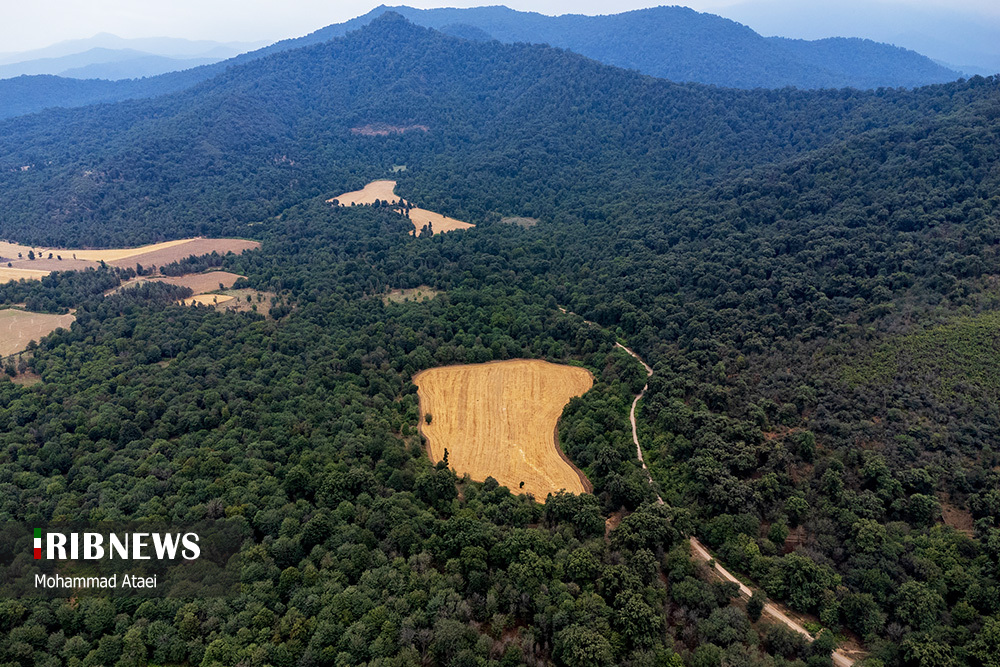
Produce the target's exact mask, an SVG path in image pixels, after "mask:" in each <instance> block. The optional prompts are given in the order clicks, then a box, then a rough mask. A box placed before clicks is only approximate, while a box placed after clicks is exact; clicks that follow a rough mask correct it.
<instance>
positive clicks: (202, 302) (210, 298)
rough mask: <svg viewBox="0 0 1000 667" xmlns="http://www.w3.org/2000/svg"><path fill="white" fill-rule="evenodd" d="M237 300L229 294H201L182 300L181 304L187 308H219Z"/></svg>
mask: <svg viewBox="0 0 1000 667" xmlns="http://www.w3.org/2000/svg"><path fill="white" fill-rule="evenodd" d="M235 298H236V297H235V296H232V295H229V294H199V295H197V296H192V297H188V298H187V299H184V300H182V301H181V304H182V305H185V306H218V305H221V304H223V303H226V302H227V301H232V300H233V299H235Z"/></svg>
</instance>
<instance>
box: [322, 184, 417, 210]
mask: <svg viewBox="0 0 1000 667" xmlns="http://www.w3.org/2000/svg"><path fill="white" fill-rule="evenodd" d="M395 189H396V181H372V182H371V183H369V184H368V185H366V186H365V187H363V188H361V189H360V190H355V191H354V192H345V193H344V194H342V195H340V196H339V197H334V198H333V199H327V200H326V201H327V203H330V204H332V203H333V202H337V203H338V204H340V205H341V206H351V205H352V204H358V205H362V204H374V203H375V200H376V199H381V200H382V201H387V202H389V203H390V204H395V203H397V202H400V201H402V199H400V198H399V196H398V195H397V194H396V193H395Z"/></svg>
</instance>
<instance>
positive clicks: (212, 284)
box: [111, 271, 243, 295]
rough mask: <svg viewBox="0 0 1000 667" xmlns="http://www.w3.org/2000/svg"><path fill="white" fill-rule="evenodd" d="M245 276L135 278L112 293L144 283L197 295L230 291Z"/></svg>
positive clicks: (226, 273)
mask: <svg viewBox="0 0 1000 667" xmlns="http://www.w3.org/2000/svg"><path fill="white" fill-rule="evenodd" d="M242 277H243V276H241V275H238V274H235V273H230V272H229V271H207V272H205V273H188V274H185V275H183V276H151V277H143V278H133V279H132V280H130V281H128V282H127V283H122V285H121V286H120V287H117V288H115V289H113V290H111V291H112V292H117V291H118V290H122V289H126V288H128V287H135V286H136V285H142V284H143V283H166V284H168V285H178V286H180V287H188V288H190V289H191V291H192V292H194V294H195V295H198V294H205V293H206V292H215V291H217V290H223V289H229V288H230V287H232V286H233V284H234V283H235V282H236V281H237V280H239V279H240V278H242Z"/></svg>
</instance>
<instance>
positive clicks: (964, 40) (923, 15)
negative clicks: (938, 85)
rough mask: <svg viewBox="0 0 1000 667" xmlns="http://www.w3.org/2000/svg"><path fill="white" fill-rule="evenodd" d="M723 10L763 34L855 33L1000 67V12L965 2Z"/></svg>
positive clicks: (982, 70)
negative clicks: (955, 4)
mask: <svg viewBox="0 0 1000 667" xmlns="http://www.w3.org/2000/svg"><path fill="white" fill-rule="evenodd" d="M720 13H722V14H724V15H725V16H726V17H728V18H731V19H733V20H735V21H739V22H741V23H744V24H746V25H748V26H750V27H751V28H753V29H754V30H756V31H757V32H759V33H761V34H762V35H780V36H783V37H798V38H801V39H810V40H813V39H823V38H825V37H833V36H839V35H853V36H856V37H863V38H866V39H873V40H876V41H879V42H888V43H890V44H895V45H897V46H901V47H904V48H907V49H913V50H914V51H917V52H919V53H921V54H923V55H925V56H928V57H929V58H933V59H934V60H936V61H939V62H941V63H943V64H945V65H946V66H948V67H951V68H952V69H959V70H961V71H963V72H965V73H967V74H982V75H984V76H988V75H991V74H996V73H997V72H1000V15H997V14H994V15H992V16H991V15H988V14H982V13H980V14H972V13H969V12H968V11H966V10H963V9H962V8H959V7H937V8H935V7H922V6H919V5H910V6H907V7H906V8H905V10H902V9H901V8H900V6H899V5H898V4H889V3H886V2H877V1H876V2H872V1H870V0H810V1H809V2H799V1H797V0H753V1H752V2H744V3H741V4H736V5H732V6H730V7H726V8H725V9H724V10H721V12H720Z"/></svg>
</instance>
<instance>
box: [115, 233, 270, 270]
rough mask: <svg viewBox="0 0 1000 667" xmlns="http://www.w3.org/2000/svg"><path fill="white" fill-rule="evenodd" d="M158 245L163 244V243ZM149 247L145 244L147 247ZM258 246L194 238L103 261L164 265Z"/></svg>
mask: <svg viewBox="0 0 1000 667" xmlns="http://www.w3.org/2000/svg"><path fill="white" fill-rule="evenodd" d="M158 245H160V246H163V244H158ZM149 247H150V246H147V248H149ZM258 248H260V243H258V242H257V241H248V240H246V239H204V238H196V239H186V240H184V241H183V242H178V243H176V244H174V245H170V246H167V247H156V248H152V249H149V250H146V251H144V252H141V253H136V254H133V255H129V256H127V257H122V258H121V259H116V260H105V261H107V262H108V264H111V265H112V266H121V267H127V266H135V265H136V264H142V265H143V266H164V265H166V264H172V263H173V262H178V261H180V260H182V259H186V258H187V257H190V256H191V255H196V256H200V255H211V254H212V253H213V252H217V253H219V254H220V255H225V254H227V253H229V252H232V253H234V254H236V255H242V254H243V253H244V252H246V251H247V250H257V249H258Z"/></svg>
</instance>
